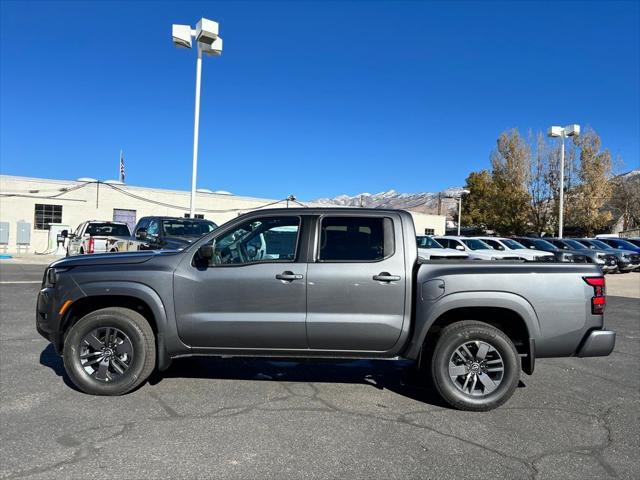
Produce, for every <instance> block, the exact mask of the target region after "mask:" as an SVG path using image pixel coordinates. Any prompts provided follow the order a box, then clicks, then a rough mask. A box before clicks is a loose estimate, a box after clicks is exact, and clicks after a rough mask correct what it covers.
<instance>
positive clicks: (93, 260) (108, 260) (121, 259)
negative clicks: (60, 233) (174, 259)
mask: <svg viewBox="0 0 640 480" xmlns="http://www.w3.org/2000/svg"><path fill="white" fill-rule="evenodd" d="M177 253H179V252H177V251H172V250H163V251H159V250H141V251H136V252H119V253H94V254H92V255H77V256H73V257H66V258H61V259H60V260H56V261H55V262H53V263H52V264H51V265H49V266H50V267H57V268H73V267H84V266H87V265H124V264H132V263H143V262H147V261H149V260H151V259H152V258H153V257H156V256H159V255H175V254H177Z"/></svg>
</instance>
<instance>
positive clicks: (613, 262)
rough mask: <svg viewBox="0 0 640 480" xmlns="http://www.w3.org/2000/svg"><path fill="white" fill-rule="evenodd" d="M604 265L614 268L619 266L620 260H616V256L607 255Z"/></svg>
mask: <svg viewBox="0 0 640 480" xmlns="http://www.w3.org/2000/svg"><path fill="white" fill-rule="evenodd" d="M604 264H605V265H610V266H612V267H613V266H615V265H617V264H618V259H617V258H616V256H615V255H605V257H604Z"/></svg>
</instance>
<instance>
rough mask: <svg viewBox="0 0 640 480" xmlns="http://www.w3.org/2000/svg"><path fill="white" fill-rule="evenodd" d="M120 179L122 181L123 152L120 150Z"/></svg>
mask: <svg viewBox="0 0 640 480" xmlns="http://www.w3.org/2000/svg"><path fill="white" fill-rule="evenodd" d="M120 181H121V182H122V183H124V153H122V150H120Z"/></svg>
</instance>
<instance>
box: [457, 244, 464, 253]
mask: <svg viewBox="0 0 640 480" xmlns="http://www.w3.org/2000/svg"><path fill="white" fill-rule="evenodd" d="M456 250H461V251H463V252H464V247H463V246H462V245H456Z"/></svg>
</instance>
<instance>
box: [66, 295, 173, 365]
mask: <svg viewBox="0 0 640 480" xmlns="http://www.w3.org/2000/svg"><path fill="white" fill-rule="evenodd" d="M82 291H83V293H84V294H85V295H84V296H82V297H80V298H78V299H76V300H75V301H74V302H73V303H72V304H71V305H70V307H69V309H68V311H67V312H65V315H64V316H63V318H62V319H61V324H60V325H61V329H60V336H61V338H60V350H62V349H64V339H65V337H66V333H67V332H68V330H69V329H70V328H71V327H72V326H73V324H74V323H75V322H77V321H78V320H79V319H81V318H82V317H84V316H85V315H87V314H88V313H90V312H93V311H96V310H99V309H102V308H108V307H122V308H129V309H131V310H134V311H136V312H138V313H140V314H141V315H142V316H143V317H145V319H146V320H147V321H148V322H149V325H150V326H151V329H152V330H153V333H154V336H155V338H156V350H157V366H158V368H159V369H160V370H164V369H166V368H168V366H169V364H170V363H171V360H170V358H169V355H168V353H167V349H166V346H165V340H164V339H165V332H166V330H167V322H168V320H167V315H166V311H165V307H164V305H163V303H162V300H161V299H160V297H159V296H158V294H157V293H156V292H155V291H154V290H152V289H151V288H150V287H148V286H146V285H143V284H139V283H134V282H118V283H117V284H112V283H106V282H96V283H90V284H83V285H82Z"/></svg>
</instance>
